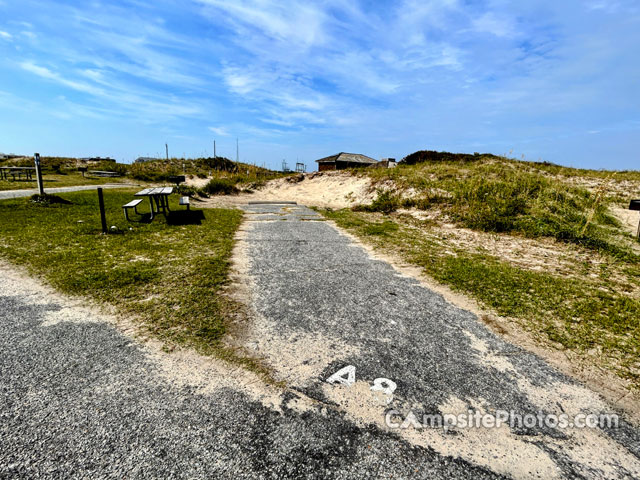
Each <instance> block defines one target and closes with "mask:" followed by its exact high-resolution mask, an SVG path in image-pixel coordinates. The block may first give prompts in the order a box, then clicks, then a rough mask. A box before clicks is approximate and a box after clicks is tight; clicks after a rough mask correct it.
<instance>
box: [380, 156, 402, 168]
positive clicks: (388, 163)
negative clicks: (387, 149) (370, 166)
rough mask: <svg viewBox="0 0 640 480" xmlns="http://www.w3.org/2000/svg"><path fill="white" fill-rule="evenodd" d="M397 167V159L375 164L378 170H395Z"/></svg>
mask: <svg viewBox="0 0 640 480" xmlns="http://www.w3.org/2000/svg"><path fill="white" fill-rule="evenodd" d="M396 165H397V163H396V159H395V158H383V159H382V160H380V161H379V162H378V163H376V164H375V167H376V168H394V167H395V166H396Z"/></svg>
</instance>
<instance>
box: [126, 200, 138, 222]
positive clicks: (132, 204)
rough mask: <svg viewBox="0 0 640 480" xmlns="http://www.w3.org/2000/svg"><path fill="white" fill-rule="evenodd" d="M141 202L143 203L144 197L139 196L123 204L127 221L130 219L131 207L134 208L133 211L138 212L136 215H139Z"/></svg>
mask: <svg viewBox="0 0 640 480" xmlns="http://www.w3.org/2000/svg"><path fill="white" fill-rule="evenodd" d="M141 203H142V199H141V198H137V199H135V200H131V201H130V202H129V203H127V204H126V205H123V206H122V210H123V211H124V218H126V219H127V221H129V209H130V208H133V211H134V212H136V215H139V213H138V205H140V204H141Z"/></svg>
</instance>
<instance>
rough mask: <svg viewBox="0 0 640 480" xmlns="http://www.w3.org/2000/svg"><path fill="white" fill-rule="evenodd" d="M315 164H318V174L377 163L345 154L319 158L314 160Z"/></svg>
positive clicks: (356, 154)
mask: <svg viewBox="0 0 640 480" xmlns="http://www.w3.org/2000/svg"><path fill="white" fill-rule="evenodd" d="M316 162H318V171H320V172H324V171H326V170H344V169H345V168H354V167H368V166H370V165H374V164H376V163H378V161H377V160H374V159H373V158H371V157H367V156H366V155H361V154H359V153H345V152H340V153H338V154H336V155H331V156H330V157H324V158H321V159H320V160H316Z"/></svg>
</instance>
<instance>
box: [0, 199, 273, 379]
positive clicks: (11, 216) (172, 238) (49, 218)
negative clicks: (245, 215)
mask: <svg viewBox="0 0 640 480" xmlns="http://www.w3.org/2000/svg"><path fill="white" fill-rule="evenodd" d="M134 192H135V190H106V191H105V192H104V199H105V207H106V214H107V222H108V226H109V228H110V233H109V234H107V235H103V234H102V233H101V225H100V217H99V213H98V196H97V193H96V192H94V191H91V192H75V193H65V194H62V195H61V198H63V199H64V200H65V201H66V202H68V203H65V202H39V203H36V202H33V201H32V200H31V199H15V200H4V201H0V255H2V256H3V257H5V258H6V259H8V260H9V261H11V262H14V263H16V264H20V265H24V266H25V267H27V268H28V270H29V271H31V272H32V273H34V274H37V275H39V276H41V277H43V278H44V279H46V280H47V281H48V282H49V283H50V284H51V285H52V286H54V287H55V288H56V289H58V290H60V291H62V292H65V293H70V294H74V295H86V296H88V297H90V298H92V299H93V300H96V301H98V302H104V303H105V304H109V305H112V306H114V307H116V308H117V309H118V311H119V312H121V313H124V314H132V315H134V316H135V317H136V318H139V319H140V320H141V321H142V323H143V325H144V328H146V329H147V330H148V331H149V332H152V333H153V334H154V335H156V336H158V337H160V338H161V339H162V340H164V341H165V342H166V343H167V345H172V344H184V345H189V346H192V347H195V348H197V349H198V350H199V351H201V352H203V353H205V354H213V355H216V356H219V357H222V358H225V359H227V360H230V361H233V362H238V363H243V364H245V365H247V366H249V367H250V368H252V369H254V370H257V371H261V372H262V373H264V371H263V370H262V367H261V366H260V365H259V364H258V363H257V362H255V361H253V360H251V359H249V358H246V357H244V356H243V355H242V354H240V353H238V352H236V351H234V350H232V349H230V348H228V347H226V346H225V345H224V342H223V341H222V339H223V337H224V335H225V333H227V332H228V331H229V328H232V324H231V323H230V320H229V319H230V318H231V317H232V316H233V315H235V314H237V312H239V311H240V309H239V306H238V305H237V304H235V303H234V302H232V301H231V300H230V299H229V298H227V297H226V296H224V295H221V289H222V288H223V287H224V286H225V285H227V284H228V283H229V276H228V275H229V266H230V265H229V261H230V256H231V251H232V248H233V244H234V234H235V232H236V230H237V228H238V226H239V225H240V223H241V221H242V213H241V212H240V211H238V210H231V209H206V210H198V211H195V212H193V211H192V212H190V214H188V213H187V212H186V211H185V210H184V208H183V207H179V206H178V204H177V202H178V198H177V196H176V195H173V196H171V197H170V206H171V208H172V210H173V212H172V214H171V215H170V216H169V217H168V220H167V219H166V218H165V217H164V216H163V215H157V216H156V217H155V218H154V220H153V221H152V222H150V223H149V222H148V221H147V223H144V221H143V222H141V221H132V222H127V221H126V220H125V219H124V216H123V213H122V205H124V204H125V203H127V202H128V201H130V200H131V199H133V193H134ZM139 210H140V211H142V212H145V211H146V212H148V211H149V204H148V202H146V201H145V202H144V203H142V204H141V205H140V206H139ZM200 213H202V215H199V214H200ZM130 215H131V217H132V218H135V219H136V220H139V219H140V218H141V217H139V216H136V215H135V214H133V212H131V214H130ZM143 219H144V218H143ZM176 220H177V221H176ZM192 220H195V221H192ZM112 226H114V227H115V229H113V230H111V227H112Z"/></svg>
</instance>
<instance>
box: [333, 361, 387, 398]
mask: <svg viewBox="0 0 640 480" xmlns="http://www.w3.org/2000/svg"><path fill="white" fill-rule="evenodd" d="M355 381H356V367H355V366H353V365H347V366H346V367H344V368H341V369H340V370H338V371H337V372H336V373H334V374H333V375H331V376H330V377H329V378H327V383H331V384H332V385H335V384H336V383H339V384H340V385H346V386H347V387H350V386H351V385H353V384H354V383H355ZM396 388H398V385H396V382H394V381H393V380H389V379H388V378H376V379H375V380H374V381H373V385H372V386H371V391H372V392H382V393H383V394H385V395H388V397H389V398H388V399H387V400H386V402H387V403H390V402H391V401H392V400H393V392H395V391H396Z"/></svg>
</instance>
